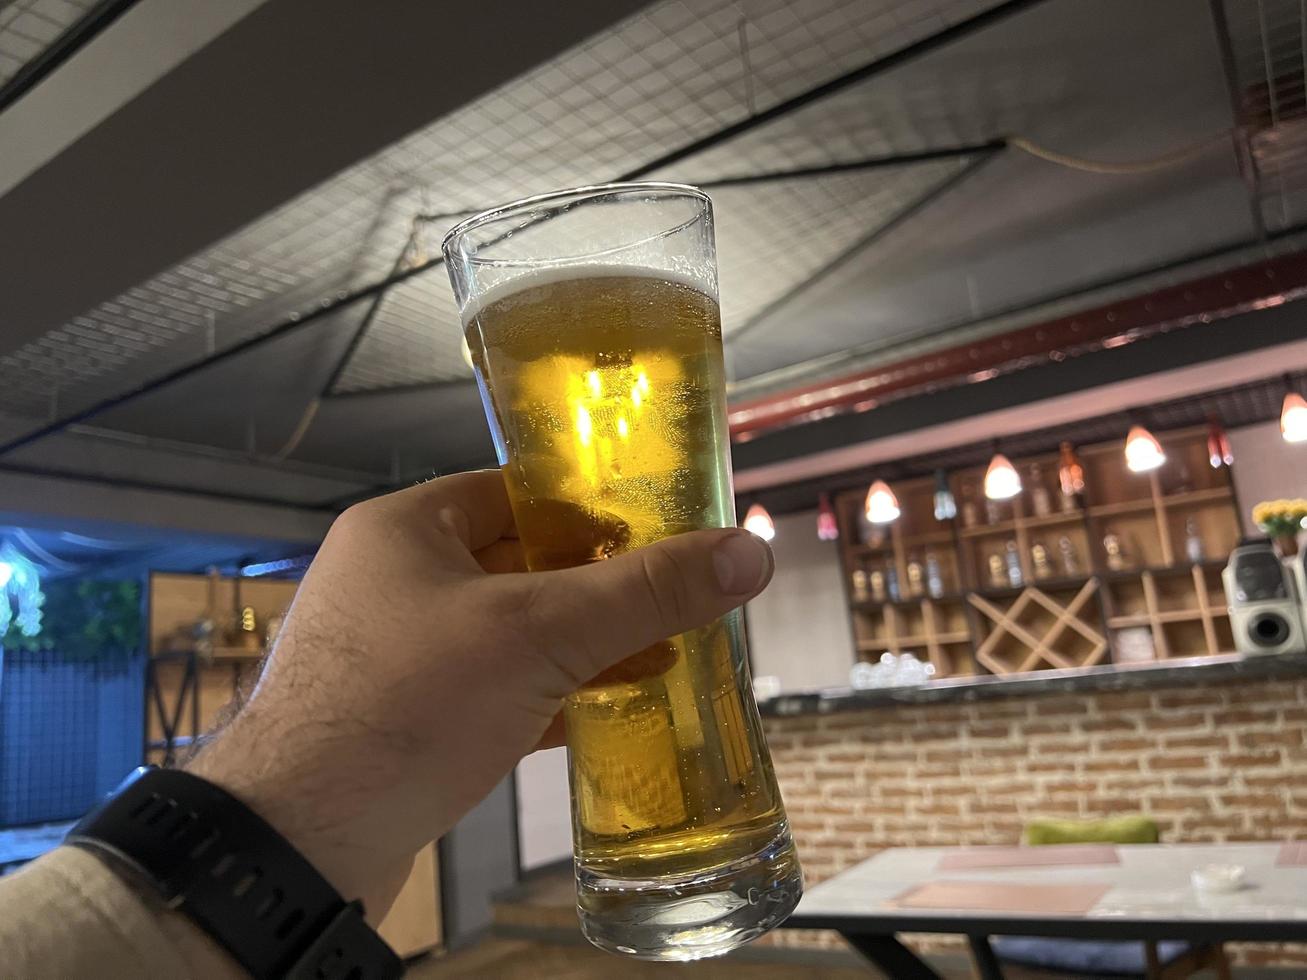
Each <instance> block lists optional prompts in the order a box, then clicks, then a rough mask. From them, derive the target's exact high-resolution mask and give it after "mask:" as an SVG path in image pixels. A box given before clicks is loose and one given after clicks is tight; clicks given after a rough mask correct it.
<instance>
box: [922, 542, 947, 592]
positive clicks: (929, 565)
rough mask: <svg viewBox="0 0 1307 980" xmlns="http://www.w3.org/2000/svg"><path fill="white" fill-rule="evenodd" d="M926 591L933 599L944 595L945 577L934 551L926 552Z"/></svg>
mask: <svg viewBox="0 0 1307 980" xmlns="http://www.w3.org/2000/svg"><path fill="white" fill-rule="evenodd" d="M926 591H927V592H929V593H930V596H931V598H932V599H938V598H939V597H940V596H942V595H943V594H944V575H943V573H942V572H941V570H940V567H939V558H938V557H937V556H936V555H935V552H933V551H927V552H926Z"/></svg>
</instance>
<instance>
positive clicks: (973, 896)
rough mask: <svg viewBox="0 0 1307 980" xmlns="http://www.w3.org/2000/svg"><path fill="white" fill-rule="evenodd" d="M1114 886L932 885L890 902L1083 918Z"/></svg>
mask: <svg viewBox="0 0 1307 980" xmlns="http://www.w3.org/2000/svg"><path fill="white" fill-rule="evenodd" d="M1111 887H1112V886H1111V885H1092V884H1084V885H1019V884H1006V883H1004V884H995V883H994V882H989V881H931V882H927V883H926V884H924V885H917V886H916V887H915V888H910V889H908V890H907V891H906V892H904V893H903V894H901V895H898V896H896V897H894V898H892V899H890V900H889V903H888V904H890V905H893V906H896V907H897V908H901V909H953V910H961V909H966V910H969V911H980V912H1029V913H1034V914H1043V915H1084V914H1085V913H1086V912H1088V911H1089V910H1090V909H1092V908H1093V907H1094V905H1095V904H1097V902H1098V900H1099V899H1100V898H1102V897H1103V896H1104V895H1106V894H1107V892H1108V890H1109V889H1110V888H1111Z"/></svg>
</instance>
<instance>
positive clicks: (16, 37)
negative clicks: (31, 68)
mask: <svg viewBox="0 0 1307 980" xmlns="http://www.w3.org/2000/svg"><path fill="white" fill-rule="evenodd" d="M95 6H96V0H10V2H9V3H7V4H0V86H3V85H4V84H5V82H7V81H9V80H10V79H11V78H13V77H14V76H15V75H17V74H18V72H19V71H21V70H22V68H23V66H24V65H26V64H27V63H28V62H30V61H31V60H32V59H34V58H35V57H37V55H39V54H40V53H41V52H42V51H44V50H45V49H46V48H48V47H49V46H50V45H52V44H53V43H54V42H55V41H56V40H57V39H58V38H59V35H61V34H62V33H63V32H64V31H66V30H68V28H70V27H72V26H73V25H74V24H76V23H77V22H78V21H79V20H81V19H82V18H83V17H84V16H86V14H88V13H89V12H90V11H91V9H92V8H93V7H95Z"/></svg>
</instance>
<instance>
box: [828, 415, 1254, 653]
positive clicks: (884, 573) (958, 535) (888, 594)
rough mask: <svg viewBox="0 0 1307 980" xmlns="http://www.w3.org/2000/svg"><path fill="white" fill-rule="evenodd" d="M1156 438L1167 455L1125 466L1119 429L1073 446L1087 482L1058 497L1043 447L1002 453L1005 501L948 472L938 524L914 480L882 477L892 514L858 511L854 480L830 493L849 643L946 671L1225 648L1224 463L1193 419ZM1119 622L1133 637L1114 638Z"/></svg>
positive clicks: (1231, 521) (1228, 517)
mask: <svg viewBox="0 0 1307 980" xmlns="http://www.w3.org/2000/svg"><path fill="white" fill-rule="evenodd" d="M1158 436H1159V439H1160V441H1161V442H1162V445H1163V448H1164V450H1165V451H1166V454H1167V462H1166V463H1165V464H1164V465H1163V466H1162V467H1161V469H1159V470H1156V471H1154V472H1153V473H1150V474H1142V475H1141V474H1135V473H1132V472H1130V471H1129V470H1128V469H1127V468H1126V466H1125V460H1124V455H1123V453H1122V443H1121V442H1120V441H1117V442H1112V443H1107V444H1102V445H1094V446H1085V447H1079V448H1078V449H1077V453H1078V455H1079V457H1080V459H1081V461H1082V463H1083V465H1084V468H1085V477H1086V492H1085V493H1084V494H1083V495H1082V496H1081V497H1077V498H1072V499H1071V500H1065V501H1064V500H1063V498H1062V495H1061V492H1060V487H1059V485H1058V458H1057V455H1056V454H1049V455H1046V456H1039V457H1032V458H1025V459H1014V460H1013V463H1014V465H1015V466H1016V467H1017V470H1018V471H1019V472H1020V473H1021V476H1022V482H1023V484H1024V486H1023V490H1022V493H1021V494H1020V495H1019V496H1018V497H1016V498H1014V499H1013V500H1011V501H1007V502H1001V503H995V502H991V501H986V500H985V499H984V497H983V495H982V493H981V490H980V488H981V486H982V483H983V478H984V471H983V468H976V469H971V470H963V471H959V472H956V473H952V474H950V477H949V480H950V485H951V487H952V489H953V493H954V496H955V498H956V500H957V505H958V517H957V518H956V519H954V520H950V521H945V522H940V521H937V520H935V517H934V491H935V482H934V480H933V479H929V478H926V479H918V480H910V481H902V482H900V483H896V484H895V485H894V491H895V494H896V496H897V497H898V499H899V505H900V508H901V509H902V514H901V516H900V518H899V519H898V520H897V521H895V522H894V523H892V524H890V525H888V526H887V527H879V528H878V527H874V526H872V525H869V524H868V523H867V522H866V520H865V518H863V516H862V509H863V505H864V495H865V493H866V491H865V489H864V490H858V491H850V492H848V493H845V494H841V495H839V496H837V498H836V499H835V508H836V514H837V517H838V519H839V524H840V533H841V554H842V560H843V563H844V571H845V582H846V587H847V589H848V596H849V611H850V616H851V618H852V622H853V633H854V637H855V641H856V646H857V649H858V652H859V655H860V656H863V657H865V658H867V659H875V658H876V657H878V656H879V655H880V654H881V653H882V652H884V651H886V650H888V651H890V652H891V653H896V654H898V653H905V652H912V653H914V654H916V655H917V656H919V657H921V658H922V659H926V660H929V661H930V662H931V663H933V664H934V665H935V669H936V675H937V676H940V677H948V676H958V675H969V674H975V673H981V672H987V673H992V674H1013V673H1023V672H1028V671H1033V670H1042V669H1049V668H1057V669H1070V668H1076V667H1088V666H1093V665H1095V664H1100V663H1106V662H1110V661H1113V660H1120V661H1123V660H1125V659H1127V650H1129V651H1133V653H1132V654H1131V655H1130V656H1129V658H1128V659H1132V660H1137V659H1140V657H1139V651H1140V650H1141V649H1144V652H1145V653H1147V654H1148V656H1149V659H1157V660H1165V659H1167V658H1171V657H1176V658H1179V657H1195V656H1203V655H1208V654H1217V653H1223V652H1229V651H1231V650H1232V649H1233V646H1234V644H1233V641H1232V637H1231V633H1230V624H1229V616H1228V611H1227V609H1226V603H1225V596H1224V593H1223V591H1222V588H1221V581H1220V570H1221V568H1222V567H1223V565H1224V563H1225V559H1226V556H1227V555H1228V554H1229V551H1230V549H1231V548H1233V547H1234V545H1235V544H1236V543H1237V541H1238V536H1239V518H1238V510H1237V506H1236V501H1235V498H1234V491H1233V485H1232V483H1231V480H1230V473H1229V470H1228V468H1222V469H1219V470H1213V469H1212V468H1211V467H1210V466H1209V464H1208V461H1207V453H1206V432H1205V431H1204V430H1201V429H1190V430H1183V431H1177V432H1171V433H1158ZM1190 532H1193V536H1195V537H1196V538H1197V539H1198V540H1199V541H1200V542H1201V555H1191V553H1190V549H1189V544H1188V538H1189V537H1190ZM1109 535H1111V536H1114V537H1115V539H1116V541H1117V542H1119V544H1120V549H1119V551H1117V553H1116V554H1115V555H1112V556H1109V554H1108V552H1107V550H1106V547H1105V545H1104V540H1105V538H1107V537H1108V536H1109ZM1037 549H1042V552H1043V555H1044V558H1045V560H1044V561H1043V562H1036V559H1035V555H1036V554H1037ZM1195 557H1196V558H1197V560H1193V559H1194V558H1195ZM928 560H929V561H930V562H931V563H933V564H934V565H935V566H937V567H938V570H939V572H938V582H937V583H936V588H935V590H934V591H935V592H936V593H937V594H935V595H931V594H929V593H930V589H929V584H928V583H927V581H926V575H925V572H924V569H925V567H926V565H927V562H928ZM914 566H915V567H916V568H917V569H920V570H921V574H919V575H910V572H912V571H913V568H914ZM914 588H919V589H920V592H919V593H916V594H914V592H913V589H914ZM1131 630H1133V631H1139V630H1146V631H1147V637H1146V639H1145V638H1144V637H1143V636H1142V635H1141V634H1139V633H1138V632H1135V633H1133V634H1128V635H1127V636H1125V637H1123V636H1122V631H1131ZM1126 640H1130V641H1132V642H1129V643H1127V642H1126ZM1149 648H1151V649H1149Z"/></svg>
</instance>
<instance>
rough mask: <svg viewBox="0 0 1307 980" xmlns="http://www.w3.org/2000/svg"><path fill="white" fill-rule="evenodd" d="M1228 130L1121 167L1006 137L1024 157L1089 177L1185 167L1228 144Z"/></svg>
mask: <svg viewBox="0 0 1307 980" xmlns="http://www.w3.org/2000/svg"><path fill="white" fill-rule="evenodd" d="M1230 132H1231V131H1230V130H1228V129H1223V130H1221V131H1220V132H1219V133H1213V134H1212V135H1211V136H1208V137H1205V138H1204V139H1201V140H1199V141H1198V142H1196V143H1190V144H1189V145H1188V146H1182V147H1181V148H1180V149H1178V150H1173V151H1172V152H1170V153H1164V154H1162V155H1161V156H1157V157H1152V158H1150V159H1147V160H1130V161H1124V162H1120V163H1116V162H1111V161H1105V160H1088V159H1086V158H1084V157H1077V156H1071V155H1070V154H1068V153H1059V152H1057V151H1056V150H1050V149H1048V148H1047V147H1044V146H1040V145H1039V144H1038V143H1036V142H1034V141H1033V140H1029V139H1027V138H1026V137H1024V136H1009V137H1008V138H1007V145H1008V146H1010V147H1012V148H1013V149H1016V150H1021V151H1022V152H1023V153H1029V154H1030V155H1031V156H1033V157H1038V158H1039V159H1040V160H1045V161H1047V162H1048V163H1054V164H1057V165H1058V166H1059V167H1068V168H1070V169H1072V170H1082V171H1084V172H1086V173H1091V174H1148V173H1154V172H1155V171H1158V170H1167V169H1169V168H1171V167H1178V166H1179V165H1180V164H1182V163H1188V162H1189V161H1190V160H1193V159H1195V158H1196V157H1199V156H1201V155H1202V154H1204V153H1206V152H1207V151H1208V150H1209V149H1211V148H1212V147H1213V146H1215V145H1216V144H1218V143H1227V142H1228V141H1229V139H1230Z"/></svg>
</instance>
